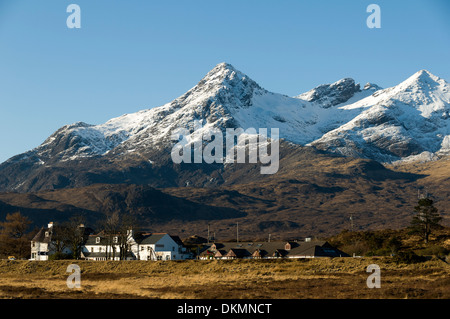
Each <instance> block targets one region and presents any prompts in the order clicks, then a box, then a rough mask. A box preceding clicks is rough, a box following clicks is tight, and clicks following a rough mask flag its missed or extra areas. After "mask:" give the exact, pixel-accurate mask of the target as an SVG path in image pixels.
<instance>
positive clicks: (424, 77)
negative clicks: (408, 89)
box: [403, 69, 442, 87]
mask: <svg viewBox="0 0 450 319" xmlns="http://www.w3.org/2000/svg"><path fill="white" fill-rule="evenodd" d="M441 81H442V79H441V78H439V77H438V76H436V75H434V74H432V73H431V72H429V71H427V70H424V69H423V70H420V71H417V72H416V73H414V74H413V75H412V76H410V77H409V78H408V79H406V80H405V81H404V82H403V83H404V84H406V85H408V86H411V85H414V86H417V85H418V86H420V87H422V86H423V85H436V84H439V82H441Z"/></svg>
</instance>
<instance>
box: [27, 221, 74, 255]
mask: <svg viewBox="0 0 450 319" xmlns="http://www.w3.org/2000/svg"><path fill="white" fill-rule="evenodd" d="M53 225H54V224H53V222H50V223H49V224H48V225H47V227H42V228H41V229H40V230H39V231H38V233H37V234H36V235H35V236H34V237H33V239H32V240H31V260H48V257H49V255H52V254H53V253H54V252H55V246H54V245H52V235H53ZM62 253H65V254H70V253H71V251H70V249H68V248H64V249H63V251H62Z"/></svg>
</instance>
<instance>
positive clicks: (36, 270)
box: [0, 257, 450, 299]
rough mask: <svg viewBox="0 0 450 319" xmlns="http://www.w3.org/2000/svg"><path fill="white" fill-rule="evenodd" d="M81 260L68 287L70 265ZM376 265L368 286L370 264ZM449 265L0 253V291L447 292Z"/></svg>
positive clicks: (226, 295) (194, 295)
mask: <svg viewBox="0 0 450 319" xmlns="http://www.w3.org/2000/svg"><path fill="white" fill-rule="evenodd" d="M72 263H73V264H77V265H78V266H79V267H80V268H81V288H73V289H70V288H68V287H67V284H66V280H67V278H68V276H69V275H70V273H67V272H66V270H67V266H68V265H70V264H72ZM370 264H377V265H379V266H380V269H381V288H372V289H370V288H368V287H367V285H366V280H367V278H368V276H369V275H370V273H367V272H366V269H367V266H368V265H370ZM449 273H450V265H449V264H448V263H446V262H445V261H442V260H439V259H437V258H434V259H431V260H429V261H426V262H422V263H418V264H409V265H407V264H396V263H394V262H393V261H392V260H391V258H390V257H382V258H381V257H378V258H375V257H373V258H334V259H328V258H316V259H299V260H211V261H206V260H205V261H199V260H190V261H158V262H147V261H95V262H94V261H68V260H65V261H47V262H33V261H22V260H20V261H7V260H2V261H0V298H25V299H42V298H45V299H55V298H57V299H66V298H80V299H93V298H114V299H116V298H117V299H118V298H156V299H157V298H161V299H240V298H243V299H307V298H320V299H329V298H337V299H341V298H342V299H344V298H345V299H379V298H394V299H403V298H414V299H417V298H418V299H425V298H427V299H449V298H450V276H449Z"/></svg>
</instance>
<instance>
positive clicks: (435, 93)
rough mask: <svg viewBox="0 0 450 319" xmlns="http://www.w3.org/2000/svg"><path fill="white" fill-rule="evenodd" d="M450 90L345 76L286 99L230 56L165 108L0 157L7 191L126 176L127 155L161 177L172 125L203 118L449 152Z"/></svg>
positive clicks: (315, 140) (73, 128)
mask: <svg viewBox="0 0 450 319" xmlns="http://www.w3.org/2000/svg"><path fill="white" fill-rule="evenodd" d="M449 89H450V88H449V85H448V83H447V82H445V81H444V80H443V79H439V78H438V77H436V76H434V75H432V74H430V73H429V72H427V71H419V72H417V73H416V74H414V75H413V76H411V77H410V78H409V79H407V80H406V81H404V82H402V83H400V84H399V85H397V86H395V87H392V88H387V89H381V88H380V87H379V86H377V85H376V84H371V83H367V84H366V85H365V86H364V87H363V88H362V89H361V88H360V85H359V84H356V83H355V81H354V80H353V79H349V78H344V79H341V80H339V81H337V82H335V83H332V84H325V85H320V86H317V87H316V88H314V89H312V90H310V91H308V92H306V93H303V94H300V95H298V96H295V97H289V96H286V95H283V94H278V93H273V92H269V91H268V90H266V89H264V88H262V87H260V86H259V85H258V84H257V83H256V82H255V81H253V80H252V79H250V78H249V77H248V76H247V75H245V74H243V73H242V72H240V71H238V70H236V69H235V68H234V67H233V66H231V65H230V64H227V63H220V64H218V65H217V66H216V67H214V68H213V69H212V70H211V71H210V72H209V73H208V74H206V76H205V77H204V78H203V79H201V81H200V82H199V83H198V84H197V85H196V86H194V87H193V88H192V89H190V90H189V91H188V92H186V93H185V94H183V95H182V96H180V97H178V98H176V99H175V100H173V101H172V102H170V103H167V104H165V105H163V106H160V107H155V108H151V109H147V110H143V111H140V112H136V113H132V114H125V115H123V116H120V117H117V118H114V119H111V120H109V121H108V122H106V123H104V124H99V125H90V124H86V123H83V122H79V123H75V124H71V125H66V126H64V127H62V128H60V129H59V130H57V131H56V132H55V133H54V134H52V135H51V136H50V137H49V138H48V139H47V140H46V141H44V143H42V144H41V145H40V146H38V147H36V148H35V149H33V150H31V151H29V152H26V153H24V154H20V155H17V156H15V157H13V158H11V159H9V160H8V161H6V162H4V163H3V164H1V165H0V189H7V190H20V189H30V188H39V187H43V186H36V185H44V184H43V182H42V179H43V178H47V179H49V177H48V176H49V174H50V173H49V172H55V171H58V172H62V173H58V174H60V175H58V177H54V179H55V181H54V182H52V183H54V184H55V185H56V184H57V185H63V186H64V185H66V184H70V183H69V181H68V180H71V179H72V178H75V177H73V176H75V175H76V172H75V170H76V169H74V167H75V166H77V167H82V168H83V170H84V172H85V175H83V177H79V178H80V179H83V180H88V181H92V180H94V181H98V180H100V181H101V178H97V177H96V176H97V175H96V174H97V173H98V170H99V168H98V167H102V169H103V170H106V171H108V172H109V174H112V175H114V176H116V177H115V178H117V179H118V180H120V176H121V174H124V173H123V170H124V169H125V168H124V167H129V166H130V165H131V164H127V165H123V164H122V163H124V161H129V160H130V159H133V160H134V161H135V162H136V163H137V164H133V165H137V166H138V167H139V169H140V170H143V171H145V172H146V173H145V175H148V176H149V177H148V178H158V176H160V175H161V174H167V172H166V173H158V174H160V175H158V176H156V177H155V176H153V174H154V172H153V171H152V169H153V166H154V165H157V164H158V161H159V162H160V163H159V165H163V164H161V163H162V159H161V157H164V158H165V162H164V163H165V164H167V157H168V156H169V155H168V154H170V149H171V148H172V147H173V145H174V144H175V141H173V140H172V133H174V132H175V131H176V130H178V129H181V128H183V129H188V130H190V131H192V130H193V129H194V128H195V126H196V125H198V123H200V124H201V129H200V132H206V131H208V130H211V129H220V130H222V131H224V130H225V129H226V128H243V129H248V128H255V129H257V130H258V129H259V128H268V129H270V128H279V132H280V138H282V139H284V140H286V141H288V142H291V143H294V144H299V145H312V146H314V147H316V148H319V149H322V150H326V151H330V152H336V153H339V154H343V155H350V156H357V157H367V158H371V159H376V160H379V161H386V162H390V161H394V160H399V159H402V158H407V157H409V156H415V155H418V154H421V153H423V152H429V154H447V153H448V152H449V150H450V131H449V130H450V116H449V112H450V107H449V105H450V102H449V101H450V93H449ZM191 140H193V138H191ZM423 154H428V153H423ZM100 162H101V163H102V164H101V165H100V164H99V163H100ZM86 163H89V164H86ZM145 163H147V164H145ZM172 164H173V163H172ZM147 165H148V166H147ZM68 172H70V174H69V173H68ZM51 174H53V173H51ZM68 174H69V175H70V176H68ZM139 174H140V175H142V171H140V173H139ZM52 176H53V175H52ZM46 183H47V184H48V181H46ZM86 183H88V182H84V184H86ZM47 184H46V185H47ZM24 185H27V186H24Z"/></svg>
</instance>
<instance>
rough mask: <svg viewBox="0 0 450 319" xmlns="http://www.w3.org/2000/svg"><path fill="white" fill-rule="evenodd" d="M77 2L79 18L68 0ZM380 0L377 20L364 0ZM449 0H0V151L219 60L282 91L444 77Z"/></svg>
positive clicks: (166, 89)
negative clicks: (377, 23)
mask: <svg viewBox="0 0 450 319" xmlns="http://www.w3.org/2000/svg"><path fill="white" fill-rule="evenodd" d="M71 3H75V4H78V5H79V6H80V7H81V29H69V28H67V26H66V19H67V17H68V16H69V13H67V12H66V8H67V6H68V5H69V4H71ZM371 3H376V4H378V5H379V6H380V7H381V29H369V28H368V27H367V26H366V19H367V17H368V16H369V13H367V12H366V8H367V6H368V5H369V4H371ZM449 15H450V1H447V0H435V1H433V0H427V1H425V0H423V1H419V0H416V1H414V0H412V1H411V0H410V1H400V0H396V1H393V0H388V1H379V0H370V1H357V0H348V1H336V0H330V1H302V0H292V1H288V0H284V1H283V0H277V1H275V0H271V1H267V0H238V1H237V0H227V1H215V0H207V1H196V0H192V1H186V0H179V1H175V0H164V1H152V0H142V1H138V0H114V1H112V0H109V1H106V0H70V1H65V0H39V1H38V0H0V162H3V161H4V160H6V159H7V158H9V157H11V156H13V155H16V154H18V153H22V152H25V151H27V150H29V149H32V148H34V147H36V146H38V145H39V144H40V143H42V142H43V141H44V140H45V139H46V138H47V137H48V136H49V135H50V134H52V133H53V132H54V131H55V130H57V129H58V128H59V127H61V126H63V125H65V124H70V123H74V122H77V121H84V122H87V123H91V124H100V123H103V122H105V121H107V120H108V119H110V118H113V117H116V116H120V115H122V114H125V113H132V112H136V111H138V110H141V109H146V108H151V107H155V106H159V105H162V104H165V103H167V102H170V101H171V100H173V99H174V98H176V97H178V96H180V95H181V94H183V93H184V92H186V91H187V90H189V89H190V88H191V87H193V86H194V85H195V84H197V82H198V81H199V80H200V79H201V78H202V77H203V76H204V75H205V74H206V73H207V72H208V71H209V70H210V69H212V68H213V67H214V66H215V65H216V64H217V63H220V62H228V63H231V64H232V65H234V66H235V67H236V68H237V69H239V70H241V71H242V72H244V73H246V74H247V75H249V76H250V77H251V78H252V79H254V80H255V81H256V82H258V83H259V84H260V85H261V86H262V87H264V88H266V89H267V90H269V91H273V92H278V93H283V94H287V95H290V96H293V95H297V94H300V93H303V92H305V91H307V90H309V89H311V88H313V87H315V86H317V85H319V84H323V83H331V82H334V81H337V80H339V79H341V78H343V77H352V78H354V79H355V80H356V81H357V82H360V83H361V84H365V83H366V82H373V83H376V84H378V85H380V86H382V87H389V86H393V85H395V84H397V83H399V82H401V81H403V80H404V79H406V78H407V77H408V76H410V75H412V74H413V73H415V72H416V71H418V70H420V69H427V70H429V71H431V72H432V73H434V74H435V75H438V76H440V77H442V78H445V79H446V80H447V81H449V80H450V59H449V58H450V19H449V18H448V17H449Z"/></svg>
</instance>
